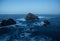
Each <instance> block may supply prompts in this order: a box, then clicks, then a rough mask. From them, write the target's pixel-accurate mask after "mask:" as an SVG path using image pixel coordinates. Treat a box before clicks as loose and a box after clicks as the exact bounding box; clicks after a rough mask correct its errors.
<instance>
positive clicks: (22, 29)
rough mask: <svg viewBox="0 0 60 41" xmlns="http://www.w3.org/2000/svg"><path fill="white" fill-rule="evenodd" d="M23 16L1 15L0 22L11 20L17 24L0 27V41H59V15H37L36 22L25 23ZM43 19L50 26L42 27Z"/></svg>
mask: <svg viewBox="0 0 60 41" xmlns="http://www.w3.org/2000/svg"><path fill="white" fill-rule="evenodd" d="M25 16H26V15H24V14H20V15H18V14H12V15H11V14H10V15H6V14H4V15H3V14H1V15H0V21H1V20H3V19H9V18H13V19H14V20H15V21H16V22H17V24H15V25H10V26H5V27H0V41H60V15H37V16H38V17H39V18H40V19H39V20H38V21H36V22H32V21H29V22H28V21H27V22H26V21H25V19H24V18H25ZM45 19H47V20H48V21H49V22H50V25H48V26H44V25H43V21H44V20H45ZM30 28H32V30H30ZM3 29H4V30H3Z"/></svg>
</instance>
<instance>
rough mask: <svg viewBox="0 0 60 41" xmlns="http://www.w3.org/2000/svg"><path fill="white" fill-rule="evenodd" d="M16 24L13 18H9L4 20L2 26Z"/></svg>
mask: <svg viewBox="0 0 60 41" xmlns="http://www.w3.org/2000/svg"><path fill="white" fill-rule="evenodd" d="M12 24H16V22H15V21H14V20H13V19H11V18H10V19H8V20H2V22H1V24H0V26H7V25H12Z"/></svg>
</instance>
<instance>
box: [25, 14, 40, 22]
mask: <svg viewBox="0 0 60 41" xmlns="http://www.w3.org/2000/svg"><path fill="white" fill-rule="evenodd" d="M38 19H39V18H38V16H36V15H34V14H32V13H28V14H27V15H26V18H25V20H27V21H28V20H38Z"/></svg>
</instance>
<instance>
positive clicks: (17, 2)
mask: <svg viewBox="0 0 60 41" xmlns="http://www.w3.org/2000/svg"><path fill="white" fill-rule="evenodd" d="M29 12H32V13H35V14H60V0H0V14H26V13H29Z"/></svg>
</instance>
